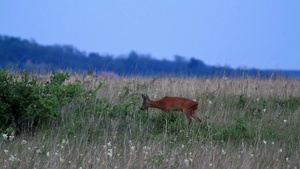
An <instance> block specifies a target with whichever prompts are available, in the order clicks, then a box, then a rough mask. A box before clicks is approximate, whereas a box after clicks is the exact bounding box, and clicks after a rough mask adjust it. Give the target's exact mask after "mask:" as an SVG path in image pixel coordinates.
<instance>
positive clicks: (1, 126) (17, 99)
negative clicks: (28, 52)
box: [0, 67, 100, 133]
mask: <svg viewBox="0 0 300 169" xmlns="http://www.w3.org/2000/svg"><path fill="white" fill-rule="evenodd" d="M68 79H69V74H68V73H58V72H55V71H53V75H52V76H51V81H50V83H48V84H47V85H42V84H39V83H38V82H37V78H35V77H33V76H29V73H28V72H23V71H21V80H16V78H14V76H12V75H11V74H9V72H8V67H5V68H4V69H0V80H1V83H0V112H1V113H0V132H4V131H5V130H6V129H7V128H10V127H12V128H14V130H15V131H16V133H20V132H22V131H33V129H35V128H36V127H37V126H38V125H39V124H41V122H43V123H48V122H51V121H53V120H56V119H57V117H58V115H59V113H60V110H61V108H62V107H63V106H65V105H67V104H70V103H71V102H76V103H78V104H80V101H82V100H87V99H90V100H91V97H92V98H96V96H95V92H96V90H98V89H99V88H97V89H95V90H94V91H87V90H85V89H83V88H82V87H81V82H80V81H78V80H77V81H76V82H75V83H70V84H65V81H66V80H68ZM99 87H100V86H99Z"/></svg>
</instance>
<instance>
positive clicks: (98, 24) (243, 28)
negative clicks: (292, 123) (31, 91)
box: [0, 0, 300, 70]
mask: <svg viewBox="0 0 300 169" xmlns="http://www.w3.org/2000/svg"><path fill="white" fill-rule="evenodd" d="M0 35H8V36H14V37H20V38H22V39H28V40H35V41H36V42H37V43H39V44H42V45H54V44H59V45H72V46H74V47H76V48H78V49H79V50H80V51H85V52H87V53H90V52H97V53H99V54H101V55H113V56H116V57H118V56H122V55H123V56H124V55H127V54H129V53H130V52H131V51H135V52H137V53H138V54H143V55H151V57H152V58H156V59H167V60H173V59H174V56H175V55H179V56H183V57H185V58H186V60H189V59H190V58H191V57H193V58H196V59H199V60H202V61H203V62H204V63H206V64H208V65H215V66H230V67H232V68H258V69H276V70H300V1H299V0H288V1H283V0H263V1H261V0H248V1H247V0H213V1H212V0H185V1H183V0H151V1H150V0H148V1H147V0H130V1H124V0H89V1H83V0H63V1H61V0H49V1H41V0H21V1H20V0H0Z"/></svg>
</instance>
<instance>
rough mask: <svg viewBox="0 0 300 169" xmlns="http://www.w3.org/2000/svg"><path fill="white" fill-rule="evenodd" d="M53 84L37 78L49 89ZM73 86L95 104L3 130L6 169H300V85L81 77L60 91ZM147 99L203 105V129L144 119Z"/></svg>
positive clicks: (169, 119) (1, 155) (73, 104)
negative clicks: (15, 132)
mask: <svg viewBox="0 0 300 169" xmlns="http://www.w3.org/2000/svg"><path fill="white" fill-rule="evenodd" d="M12 74H13V77H14V79H17V80H20V79H21V77H20V75H19V74H18V73H12ZM62 75H64V74H63V73H62ZM51 76H52V74H47V75H41V74H34V73H31V74H29V79H31V78H32V77H35V78H36V80H37V81H36V82H37V84H39V85H41V86H45V84H46V83H47V82H49V81H50V80H51ZM29 81H30V80H29ZM74 83H76V84H79V85H80V87H82V88H83V89H85V90H87V91H91V92H87V93H88V94H89V95H90V96H93V97H83V96H80V97H77V96H76V98H75V97H72V99H69V100H68V102H66V104H61V106H57V109H58V111H57V112H56V113H57V115H56V116H55V118H53V119H51V120H44V121H43V120H42V121H40V122H39V123H38V125H37V127H36V128H35V129H34V130H33V131H30V132H22V133H20V134H19V135H13V134H9V133H7V132H4V131H3V132H2V134H1V135H2V138H1V139H0V147H1V149H0V150H1V152H0V159H1V160H0V166H2V168H37V169H39V168H74V169H75V168H76V169H86V168H137V169H138V168H293V169H294V168H300V130H299V128H300V80H299V79H293V78H280V77H279V78H269V79H259V78H251V77H246V78H225V77H224V78H221V77H211V78H192V77H108V76H96V75H92V74H91V73H90V74H89V75H88V74H75V73H72V74H71V75H70V76H69V78H67V79H66V80H65V81H64V82H63V83H62V84H61V85H62V86H66V85H67V84H74ZM80 87H79V88H76V87H74V88H72V89H74V91H75V92H76V90H81V88H80ZM63 89H64V90H65V88H63ZM57 90H60V89H58V88H57ZM142 93H145V94H148V95H149V97H150V99H153V100H158V99H160V98H162V97H164V96H181V97H187V98H190V99H192V100H195V101H197V102H198V103H199V109H198V112H197V114H198V116H199V117H200V119H201V120H202V123H197V122H195V121H194V120H193V122H192V123H191V125H190V126H188V125H187V120H186V117H185V115H184V113H182V112H177V111H174V112H169V113H165V112H163V111H161V110H158V109H151V108H149V109H148V110H147V111H141V110H140V108H141V105H142V97H141V94H142ZM93 98H97V99H93ZM48 100H49V99H48ZM26 110H28V109H26ZM30 110H34V109H33V108H32V107H31V109H30ZM45 110H46V109H45ZM47 110H48V109H47ZM49 110H50V109H49ZM51 110H52V109H51Z"/></svg>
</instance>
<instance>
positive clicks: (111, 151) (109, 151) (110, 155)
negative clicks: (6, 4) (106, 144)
mask: <svg viewBox="0 0 300 169" xmlns="http://www.w3.org/2000/svg"><path fill="white" fill-rule="evenodd" d="M107 151H108V153H107V155H108V156H109V157H110V158H112V156H113V150H112V149H108V150H107Z"/></svg>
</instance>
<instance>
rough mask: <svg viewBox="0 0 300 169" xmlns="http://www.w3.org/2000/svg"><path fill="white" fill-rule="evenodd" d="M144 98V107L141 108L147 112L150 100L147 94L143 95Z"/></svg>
mask: <svg viewBox="0 0 300 169" xmlns="http://www.w3.org/2000/svg"><path fill="white" fill-rule="evenodd" d="M142 97H143V105H142V107H141V110H147V109H148V101H149V100H150V99H149V97H148V96H147V95H146V94H142Z"/></svg>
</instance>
